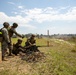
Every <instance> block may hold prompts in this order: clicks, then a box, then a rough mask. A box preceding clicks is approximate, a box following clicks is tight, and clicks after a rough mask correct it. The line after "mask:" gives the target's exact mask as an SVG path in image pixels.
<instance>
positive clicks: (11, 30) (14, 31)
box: [8, 23, 23, 55]
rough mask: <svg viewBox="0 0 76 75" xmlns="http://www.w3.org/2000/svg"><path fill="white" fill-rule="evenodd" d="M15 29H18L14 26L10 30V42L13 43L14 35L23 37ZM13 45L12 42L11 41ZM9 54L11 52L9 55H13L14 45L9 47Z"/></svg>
mask: <svg viewBox="0 0 76 75" xmlns="http://www.w3.org/2000/svg"><path fill="white" fill-rule="evenodd" d="M13 24H16V23H13ZM16 25H17V24H16ZM15 29H16V28H14V27H13V26H11V27H9V28H8V32H9V39H10V41H11V37H12V36H13V34H16V35H17V36H19V37H23V36H22V35H20V34H19V33H17V32H16V30H15ZM11 44H12V41H11ZM9 52H10V53H9V55H11V53H12V45H11V47H9Z"/></svg>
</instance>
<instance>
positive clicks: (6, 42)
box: [1, 28, 10, 57]
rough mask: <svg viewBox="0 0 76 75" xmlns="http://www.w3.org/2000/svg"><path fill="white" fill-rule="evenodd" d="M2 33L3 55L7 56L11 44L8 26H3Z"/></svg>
mask: <svg viewBox="0 0 76 75" xmlns="http://www.w3.org/2000/svg"><path fill="white" fill-rule="evenodd" d="M1 31H2V34H3V41H2V42H1V46H2V57H4V56H5V53H6V50H7V49H8V46H9V44H10V40H9V35H8V30H7V29H6V28H2V30H1Z"/></svg>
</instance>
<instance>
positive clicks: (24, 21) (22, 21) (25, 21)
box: [0, 12, 36, 29]
mask: <svg viewBox="0 0 76 75" xmlns="http://www.w3.org/2000/svg"><path fill="white" fill-rule="evenodd" d="M29 21H31V19H30V18H28V17H22V16H20V15H17V16H7V15H6V14H5V13H3V12H0V24H3V23H4V22H9V23H14V22H17V23H18V24H19V25H20V26H25V27H27V28H31V29H35V28H36V27H35V26H33V25H29Z"/></svg>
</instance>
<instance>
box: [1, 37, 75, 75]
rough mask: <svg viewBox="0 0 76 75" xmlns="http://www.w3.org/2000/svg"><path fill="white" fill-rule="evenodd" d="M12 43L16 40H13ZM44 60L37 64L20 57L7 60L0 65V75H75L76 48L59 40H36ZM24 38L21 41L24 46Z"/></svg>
mask: <svg viewBox="0 0 76 75" xmlns="http://www.w3.org/2000/svg"><path fill="white" fill-rule="evenodd" d="M12 40H13V43H15V42H16V40H17V39H15V38H13V39H12ZM36 40H37V45H38V46H42V47H39V50H40V51H41V52H44V54H45V58H44V59H42V60H41V61H38V62H31V63H28V62H26V61H24V60H21V59H20V57H13V58H9V60H8V61H4V62H3V63H1V64H0V75H76V46H75V44H74V43H73V42H72V43H69V42H67V41H63V40H59V39H50V47H47V41H46V39H36ZM25 41H26V38H25V39H23V43H22V45H24V43H25Z"/></svg>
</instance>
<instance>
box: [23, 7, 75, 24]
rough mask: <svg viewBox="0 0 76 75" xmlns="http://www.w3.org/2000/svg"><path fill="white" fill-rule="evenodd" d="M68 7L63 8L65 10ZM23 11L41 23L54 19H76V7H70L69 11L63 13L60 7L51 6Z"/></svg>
mask: <svg viewBox="0 0 76 75" xmlns="http://www.w3.org/2000/svg"><path fill="white" fill-rule="evenodd" d="M66 8H67V7H66ZM66 8H62V9H64V10H65V9H66ZM60 10H61V8H60ZM22 13H24V14H26V15H27V17H29V18H31V19H34V20H35V21H37V22H39V23H42V22H44V21H53V20H68V21H69V20H76V7H73V8H70V9H68V11H66V13H64V14H63V13H61V12H60V11H59V9H54V8H51V7H47V8H44V9H39V8H34V9H29V10H23V11H22Z"/></svg>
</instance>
